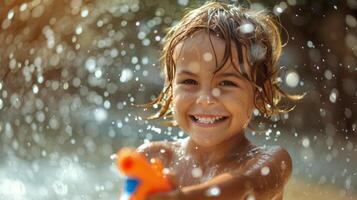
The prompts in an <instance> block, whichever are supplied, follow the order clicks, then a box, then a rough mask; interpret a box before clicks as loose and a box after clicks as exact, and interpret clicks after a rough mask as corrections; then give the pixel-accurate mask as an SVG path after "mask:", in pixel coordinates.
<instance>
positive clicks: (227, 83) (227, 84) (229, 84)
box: [219, 80, 237, 87]
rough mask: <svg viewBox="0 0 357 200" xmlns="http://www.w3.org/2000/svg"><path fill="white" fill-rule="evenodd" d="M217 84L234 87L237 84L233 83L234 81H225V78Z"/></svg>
mask: <svg viewBox="0 0 357 200" xmlns="http://www.w3.org/2000/svg"><path fill="white" fill-rule="evenodd" d="M219 85H222V86H234V87H237V84H235V83H234V82H232V81H227V80H225V81H221V82H220V83H219Z"/></svg>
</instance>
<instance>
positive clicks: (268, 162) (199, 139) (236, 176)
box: [138, 31, 292, 200]
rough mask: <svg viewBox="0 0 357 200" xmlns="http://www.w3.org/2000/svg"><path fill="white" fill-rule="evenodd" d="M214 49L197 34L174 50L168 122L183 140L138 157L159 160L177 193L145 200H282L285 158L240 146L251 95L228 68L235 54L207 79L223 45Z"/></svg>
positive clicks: (287, 168) (287, 169)
mask: <svg viewBox="0 0 357 200" xmlns="http://www.w3.org/2000/svg"><path fill="white" fill-rule="evenodd" d="M212 43H213V46H214V51H213V49H212V46H211V45H210V43H209V39H208V34H207V33H205V32H203V31H199V32H196V33H195V34H194V35H193V37H191V38H189V39H186V40H185V41H184V42H182V43H180V44H179V45H178V46H177V47H176V49H175V53H174V58H175V61H176V65H177V68H176V74H175V78H174V80H173V109H174V118H175V120H176V121H177V123H178V126H179V127H180V128H181V129H182V130H183V131H184V132H185V133H187V135H188V137H187V138H186V139H184V140H178V141H174V142H152V143H149V144H144V145H142V146H141V147H139V148H138V151H139V152H141V153H143V154H144V155H145V156H146V157H147V158H148V159H150V158H155V157H157V158H159V159H160V160H161V161H162V162H163V164H164V165H165V166H166V167H167V168H168V169H170V171H171V172H173V173H174V174H175V178H174V182H175V185H176V186H177V188H178V189H179V190H175V191H173V192H169V193H157V194H153V195H151V196H150V198H149V199H150V200H158V199H166V200H167V199H196V200H199V199H208V198H209V199H246V198H248V197H250V196H251V197H254V199H256V200H258V199H282V192H283V187H284V185H285V183H286V182H287V180H288V178H289V176H290V174H291V170H292V164H291V159H290V156H289V154H288V153H287V152H286V151H285V150H284V149H282V148H280V147H257V146H255V145H253V144H251V143H250V142H249V141H248V140H247V139H246V137H245V135H244V129H245V127H246V125H247V124H248V123H249V120H250V117H251V113H252V110H253V108H254V106H253V98H254V90H253V87H252V86H251V84H250V83H249V81H247V80H245V79H244V78H243V77H242V76H241V75H240V73H238V72H237V70H236V69H239V67H237V68H236V69H235V67H234V66H238V58H237V54H236V50H235V46H233V48H234V49H233V55H232V58H233V59H232V60H233V61H232V62H233V63H232V62H230V61H229V62H227V63H226V65H225V66H224V68H223V69H222V70H221V71H219V72H217V73H216V74H214V73H213V71H214V70H215V69H216V60H215V56H214V54H216V58H217V60H218V62H219V61H220V59H222V58H223V53H224V45H225V44H224V42H223V41H222V40H220V39H219V38H217V37H215V36H213V37H212ZM245 55H246V53H245V49H243V57H244V58H245ZM244 60H245V63H244V70H246V71H247V72H249V70H250V69H249V65H248V64H247V62H246V59H244ZM213 118H216V119H217V120H215V121H213ZM218 118H219V120H218ZM207 120H208V121H209V120H211V121H210V122H211V123H208V121H207ZM212 122H213V123H212ZM212 187H218V188H219V191H220V194H219V195H218V196H214V197H212V196H211V197H208V196H207V192H208V191H209V189H210V188H212ZM248 199H249V198H248Z"/></svg>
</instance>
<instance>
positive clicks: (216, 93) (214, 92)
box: [212, 88, 221, 97]
mask: <svg viewBox="0 0 357 200" xmlns="http://www.w3.org/2000/svg"><path fill="white" fill-rule="evenodd" d="M220 95H221V90H220V89H218V88H213V89H212V96H214V97H219V96H220Z"/></svg>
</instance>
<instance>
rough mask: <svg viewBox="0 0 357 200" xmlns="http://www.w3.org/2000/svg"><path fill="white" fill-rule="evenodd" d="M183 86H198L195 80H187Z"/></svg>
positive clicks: (183, 82)
mask: <svg viewBox="0 0 357 200" xmlns="http://www.w3.org/2000/svg"><path fill="white" fill-rule="evenodd" d="M181 83H182V84H186V85H197V81H195V80H193V79H186V80H183V81H181Z"/></svg>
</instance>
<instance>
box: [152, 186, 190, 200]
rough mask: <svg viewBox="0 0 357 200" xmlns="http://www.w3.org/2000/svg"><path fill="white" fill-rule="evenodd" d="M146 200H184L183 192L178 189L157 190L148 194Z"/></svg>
mask: <svg viewBox="0 0 357 200" xmlns="http://www.w3.org/2000/svg"><path fill="white" fill-rule="evenodd" d="M147 199H148V200H184V198H183V194H182V193H181V191H180V190H179V189H175V190H173V191H170V192H158V193H153V194H150V195H149V196H148V198H147Z"/></svg>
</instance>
